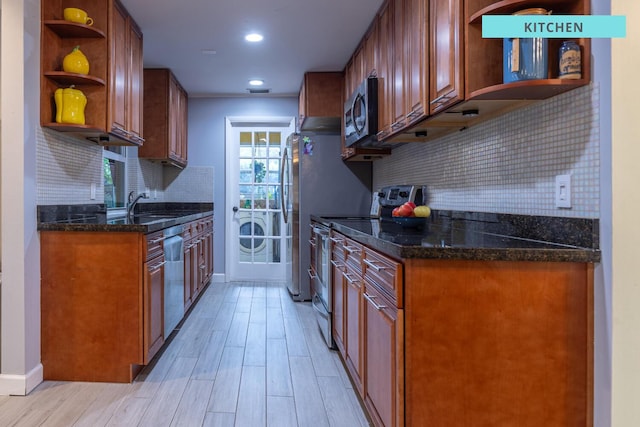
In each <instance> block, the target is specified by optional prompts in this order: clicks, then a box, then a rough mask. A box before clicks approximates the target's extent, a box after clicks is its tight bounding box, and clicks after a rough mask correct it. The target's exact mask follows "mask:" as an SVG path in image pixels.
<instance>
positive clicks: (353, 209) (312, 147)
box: [282, 132, 371, 301]
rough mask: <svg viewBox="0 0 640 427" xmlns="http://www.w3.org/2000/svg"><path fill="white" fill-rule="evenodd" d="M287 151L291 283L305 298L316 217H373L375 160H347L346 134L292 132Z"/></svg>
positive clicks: (293, 291)
mask: <svg viewBox="0 0 640 427" xmlns="http://www.w3.org/2000/svg"><path fill="white" fill-rule="evenodd" d="M305 137H307V138H305ZM284 151H285V154H284V155H283V162H282V165H283V173H282V176H283V179H284V184H283V195H284V202H283V203H282V205H283V207H286V212H285V217H286V219H285V221H286V228H287V233H288V235H290V236H291V239H290V240H288V242H287V245H286V246H287V257H286V261H287V266H286V268H287V287H288V288H289V293H290V294H291V297H292V298H293V299H294V300H296V301H305V300H309V299H311V289H310V284H309V276H308V272H307V270H308V268H309V263H310V248H309V239H310V238H311V233H310V228H309V223H310V217H311V215H318V216H346V217H354V216H357V217H368V216H369V212H370V208H371V163H370V162H352V163H347V162H344V161H343V160H342V158H341V157H340V153H341V140H340V135H327V134H307V133H304V132H303V133H302V134H292V135H290V136H289V137H288V138H287V146H286V149H285V150H284Z"/></svg>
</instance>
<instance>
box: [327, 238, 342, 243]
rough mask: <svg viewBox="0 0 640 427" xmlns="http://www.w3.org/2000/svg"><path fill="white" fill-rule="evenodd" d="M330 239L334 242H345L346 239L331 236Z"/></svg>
mask: <svg viewBox="0 0 640 427" xmlns="http://www.w3.org/2000/svg"><path fill="white" fill-rule="evenodd" d="M329 240H331V241H332V242H333V243H342V242H344V239H339V238H337V237H330V238H329Z"/></svg>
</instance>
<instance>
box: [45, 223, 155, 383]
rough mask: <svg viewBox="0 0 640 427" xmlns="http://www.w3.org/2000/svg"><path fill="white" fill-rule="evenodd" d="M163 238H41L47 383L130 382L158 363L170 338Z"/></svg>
mask: <svg viewBox="0 0 640 427" xmlns="http://www.w3.org/2000/svg"><path fill="white" fill-rule="evenodd" d="M157 237H158V236H156V235H153V236H150V238H149V239H148V236H146V235H145V234H143V233H137V232H106V231H105V232H101V231H95V232H94V231H91V232H88V231H77V232H68V231H42V232H40V250H41V256H40V264H41V265H40V269H41V322H42V337H41V342H42V351H41V354H42V365H43V369H44V379H45V380H63V381H106V382H131V381H132V380H133V378H135V376H136V375H137V374H138V373H139V371H140V370H141V369H142V367H143V365H144V364H145V363H148V362H149V360H151V358H152V357H153V355H154V354H155V352H157V350H158V349H159V348H160V346H161V345H162V344H161V343H162V339H163V338H162V303H161V299H162V289H163V288H162V281H161V277H162V275H163V270H162V267H161V266H159V265H158V264H159V263H160V262H161V261H160V260H161V259H162V244H161V242H159V241H157ZM156 267H157V268H156Z"/></svg>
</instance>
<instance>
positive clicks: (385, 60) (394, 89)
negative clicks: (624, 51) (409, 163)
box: [342, 0, 591, 160]
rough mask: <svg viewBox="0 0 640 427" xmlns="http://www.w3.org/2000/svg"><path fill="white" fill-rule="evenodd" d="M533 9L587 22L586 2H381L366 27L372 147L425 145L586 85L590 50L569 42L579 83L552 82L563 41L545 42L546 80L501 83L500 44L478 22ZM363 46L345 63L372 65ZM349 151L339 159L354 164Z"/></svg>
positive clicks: (581, 43)
mask: <svg viewBox="0 0 640 427" xmlns="http://www.w3.org/2000/svg"><path fill="white" fill-rule="evenodd" d="M532 7H545V8H547V9H552V10H553V13H554V15H555V14H561V15H589V14H590V2H589V1H587V0H561V1H553V0H543V1H542V2H539V1H538V2H536V1H533V0H503V1H494V0H468V1H466V2H463V1H462V0H443V1H438V2H435V1H432V2H427V1H425V0H386V1H385V2H384V3H383V5H382V6H381V8H380V10H379V11H378V14H377V15H376V17H375V18H374V20H373V23H374V24H375V25H376V26H377V33H376V34H377V39H376V41H375V45H376V49H375V59H374V61H375V63H376V72H377V77H378V78H379V79H380V80H379V84H380V86H379V94H378V135H377V136H378V141H379V142H383V143H389V147H390V148H391V147H393V146H394V145H395V144H396V143H405V142H427V141H430V140H433V139H436V138H440V137H442V136H444V135H446V134H448V133H452V132H455V131H459V130H461V129H464V128H466V127H469V126H473V125H476V124H479V123H482V122H483V121H486V120H488V119H492V118H495V117H497V116H499V115H502V114H505V113H507V112H509V111H512V110H514V109H517V108H521V107H524V106H527V105H530V104H531V103H533V102H537V101H539V100H543V99H547V98H549V97H552V96H556V95H558V94H561V93H564V92H566V91H569V90H573V89H576V88H578V87H581V86H584V85H587V84H589V82H590V81H591V47H590V46H591V45H590V40H589V39H582V38H576V39H570V40H573V41H575V42H577V43H578V45H579V46H580V49H581V57H582V73H581V74H582V75H581V78H580V79H559V78H558V49H559V47H560V45H561V43H562V42H563V41H564V39H549V40H548V43H549V47H548V55H549V56H548V64H549V65H548V67H549V70H548V78H545V79H537V80H523V81H515V82H509V83H503V40H502V39H494V38H483V37H482V16H484V15H489V14H496V15H497V14H503V15H505V14H512V13H514V12H517V11H520V10H523V9H527V8H532ZM365 38H366V35H365V36H364V37H363V41H362V42H361V44H362V45H363V46H365V48H363V49H358V50H356V51H354V54H353V56H352V58H351V60H350V63H351V62H353V61H354V60H355V58H356V56H357V55H361V54H362V55H364V58H363V59H362V62H363V63H364V64H367V63H368V62H369V61H371V59H370V57H371V56H372V55H371V53H370V52H369V51H368V49H366V44H364V42H365ZM365 68H366V67H365ZM355 150H357V148H354V147H350V148H349V149H345V150H343V154H342V157H343V158H344V159H346V160H349V159H356V160H359V159H358V158H357V157H355V156H354V155H353V152H354V151H355ZM379 157H380V156H378V157H374V158H379Z"/></svg>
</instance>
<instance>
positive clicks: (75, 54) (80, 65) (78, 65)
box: [62, 46, 89, 74]
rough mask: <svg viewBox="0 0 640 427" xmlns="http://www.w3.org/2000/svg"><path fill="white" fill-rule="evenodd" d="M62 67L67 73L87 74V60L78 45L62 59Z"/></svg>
mask: <svg viewBox="0 0 640 427" xmlns="http://www.w3.org/2000/svg"><path fill="white" fill-rule="evenodd" d="M62 69H63V70H64V71H65V72H67V73H77V74H89V60H88V59H87V57H86V56H84V53H82V51H81V50H80V46H76V47H74V48H73V50H72V51H71V53H69V54H67V56H65V57H64V59H63V60H62Z"/></svg>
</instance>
